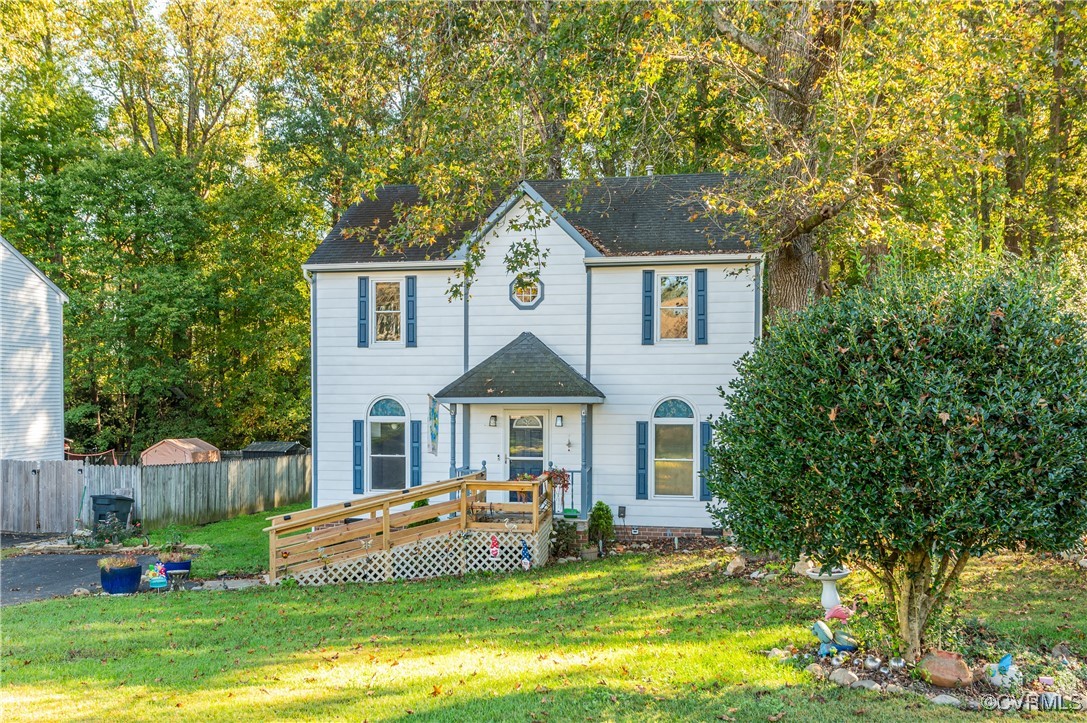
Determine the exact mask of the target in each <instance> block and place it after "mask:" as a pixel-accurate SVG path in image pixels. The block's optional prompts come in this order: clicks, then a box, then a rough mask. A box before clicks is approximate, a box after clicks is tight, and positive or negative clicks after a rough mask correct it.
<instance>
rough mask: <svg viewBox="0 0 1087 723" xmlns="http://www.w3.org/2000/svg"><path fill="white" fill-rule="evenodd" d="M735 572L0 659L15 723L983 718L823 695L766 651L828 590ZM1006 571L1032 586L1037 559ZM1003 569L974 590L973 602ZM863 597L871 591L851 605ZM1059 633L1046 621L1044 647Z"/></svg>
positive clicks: (180, 628) (73, 634) (1002, 614)
mask: <svg viewBox="0 0 1087 723" xmlns="http://www.w3.org/2000/svg"><path fill="white" fill-rule="evenodd" d="M725 557H726V556H724V555H723V553H721V552H719V551H711V552H706V553H699V554H687V555H672V556H668V557H645V556H640V555H627V556H621V557H616V558H611V559H608V560H605V561H602V562H599V563H586V564H568V565H562V566H555V567H551V568H547V569H543V570H533V571H531V572H528V573H524V574H511V575H495V576H485V575H478V576H470V577H466V578H463V579H457V578H446V579H438V580H430V581H424V582H392V583H383V584H378V585H358V586H328V587H324V588H282V587H281V588H258V589H252V590H246V591H242V592H222V593H208V592H190V593H170V594H159V595H139V596H135V597H131V598H118V599H114V598H98V597H94V598H79V599H75V598H72V599H64V600H55V601H49V602H42V603H31V604H27V605H20V606H14V607H9V608H5V610H4V620H3V623H4V625H3V655H2V657H0V677H2V680H3V689H2V701H3V704H4V718H5V720H103V719H115V720H151V719H160V718H161V717H162V716H163V715H170V716H171V717H179V716H180V718H182V719H187V720H200V719H205V720H242V721H245V720H254V721H256V720H268V719H272V718H276V719H288V720H327V719H337V718H338V719H345V720H400V719H403V718H404V717H406V716H409V715H411V716H413V717H417V718H422V719H424V720H442V721H445V720H448V721H464V720H503V721H505V720H521V721H530V720H533V719H535V720H551V721H560V720H561V721H565V720H586V719H589V718H591V719H593V720H598V721H600V720H603V721H609V720H616V721H620V720H624V721H625V720H630V721H634V720H637V721H642V720H650V721H653V720H662V721H663V720H669V721H671V720H715V719H718V716H726V717H725V718H724V719H725V720H728V719H730V718H734V719H735V720H738V721H747V720H766V719H768V718H769V717H770V716H773V715H777V714H779V713H781V712H785V713H786V717H785V718H783V720H785V721H809V720H810V721H826V720H842V719H854V718H856V719H860V720H926V719H928V720H937V719H939V720H941V721H946V720H960V719H961V720H972V719H974V718H976V717H977V716H976V714H974V715H969V714H962V713H959V712H957V711H948V710H946V709H936V708H935V707H933V706H930V705H929V704H927V703H926V702H924V701H920V700H919V699H917V698H915V697H913V696H906V697H893V696H881V695H873V694H866V693H861V692H857V691H850V690H842V689H838V688H833V687H827V686H821V685H818V684H816V683H815V682H814V681H812V680H811V678H810V677H809V676H808V675H807V674H806V673H805V672H803V671H802V670H800V669H799V668H798V667H796V666H791V665H784V664H781V663H777V662H773V661H771V660H769V659H768V658H767V657H766V655H765V651H766V650H767V649H769V648H771V647H776V646H783V645H786V644H788V643H790V642H805V641H807V639H808V638H809V637H810V634H809V632H808V629H809V627H810V625H811V621H812V620H813V619H814V618H815V617H816V616H817V615H819V614H820V613H821V608H820V607H819V602H818V597H819V588H818V586H817V585H815V584H814V583H811V582H810V581H806V580H800V579H798V578H795V577H791V576H786V577H783V578H778V579H775V580H773V581H770V582H768V583H755V582H753V581H751V580H748V579H734V578H728V577H726V576H725V575H724V573H723V572H722V567H723V566H722V565H721V564H720V562H721V561H723V560H724V559H725ZM714 562H717V563H718V564H717V565H714V564H713V563H714ZM1004 564H1005V561H1004V560H1003V559H1002V560H1001V561H1000V562H999V569H1000V570H1001V572H998V573H994V574H995V575H996V576H997V577H1001V576H1003V575H1004V574H1005V573H1004V572H1002V571H1003V570H1004V567H1003V565H1004ZM1006 564H1007V565H1008V566H1009V569H1010V570H1012V571H1015V570H1017V569H1018V568H1017V566H1018V565H1019V564H1020V562H1019V561H1017V559H1015V558H1009V559H1008V560H1007V561H1006ZM1023 564H1026V563H1023ZM1049 564H1050V563H1044V564H1042V567H1039V568H1037V570H1036V571H1035V572H1034V573H1029V574H1030V575H1032V577H1031V581H1032V582H1031V584H1037V585H1045V586H1047V588H1046V590H1047V592H1045V593H1044V595H1043V597H1044V598H1045V599H1047V600H1050V599H1051V600H1052V601H1053V602H1056V601H1058V600H1060V598H1061V596H1063V597H1065V598H1067V597H1070V596H1073V595H1079V597H1078V598H1077V600H1076V602H1074V603H1072V602H1066V603H1065V604H1066V606H1067V609H1068V610H1070V611H1072V612H1073V614H1075V615H1078V617H1077V618H1076V622H1075V624H1074V627H1075V630H1076V631H1077V632H1078V634H1079V635H1080V636H1081V637H1082V635H1083V634H1084V630H1083V628H1084V627H1085V625H1087V623H1085V620H1087V614H1085V605H1087V604H1085V603H1083V602H1081V601H1082V600H1083V599H1084V596H1082V595H1081V594H1080V592H1081V591H1080V587H1079V586H1081V585H1082V582H1083V580H1082V578H1077V577H1075V576H1068V575H1066V574H1065V569H1064V568H1060V566H1055V568H1060V569H1053V570H1049V569H1048V568H1047V567H1046V565H1049ZM985 569H987V568H986V567H985V566H984V565H979V571H980V572H979V574H975V573H970V574H968V575H967V578H966V581H967V583H966V584H967V586H968V588H969V586H970V585H974V584H978V583H980V582H981V580H982V575H983V574H984V570H985ZM1008 574H1028V572H1024V571H1018V572H1014V573H1008ZM997 582H1000V581H997ZM1001 584H1003V583H1001ZM865 585H866V582H865V581H864V580H863V578H862V577H860V576H857V577H856V580H853V579H852V578H851V579H850V580H849V581H847V582H846V584H845V585H844V586H843V587H844V590H843V592H844V593H845V594H846V595H849V594H851V593H852V592H854V591H855V590H860V589H863V588H864V586H865ZM967 593H969V597H970V600H971V602H970V607H971V612H972V613H973V614H986V615H988V616H990V617H991V618H992V619H993V620H994V625H1008V626H1011V625H1015V624H1017V623H1018V624H1022V618H1023V616H1021V615H1017V614H1016V613H1015V611H1014V610H1011V609H1005V608H1004V607H1002V606H1001V605H999V604H992V603H991V601H990V600H989V597H990V596H988V595H985V594H979V593H978V591H977V590H975V589H972V588H970V589H968V590H967ZM1022 594H1023V595H1024V596H1027V597H1029V596H1030V595H1040V594H1041V593H1030V594H1029V595H1028V594H1027V593H1022ZM1028 602H1030V601H1028ZM1030 604H1031V606H1032V609H1034V608H1035V603H1034V602H1030ZM1037 607H1038V609H1039V610H1041V609H1042V608H1044V607H1045V606H1044V605H1041V604H1039V605H1038V606H1037ZM1046 609H1048V608H1046ZM1046 615H1047V616H1048V613H1046ZM1059 619H1063V617H1062V616H1060V615H1059V614H1058V615H1056V617H1053V619H1052V621H1050V619H1049V617H1046V618H1045V621H1043V627H1042V631H1043V633H1042V634H1045V631H1047V630H1049V627H1048V626H1049V625H1050V624H1051V622H1052V623H1057V622H1058V620H1059ZM1060 632H1061V633H1062V634H1064V633H1068V632H1070V631H1069V630H1068V629H1064V630H1061V631H1060ZM1066 637H1068V636H1066ZM1072 637H1074V636H1072ZM1048 719H1051V717H1049V716H1047V720H1048Z"/></svg>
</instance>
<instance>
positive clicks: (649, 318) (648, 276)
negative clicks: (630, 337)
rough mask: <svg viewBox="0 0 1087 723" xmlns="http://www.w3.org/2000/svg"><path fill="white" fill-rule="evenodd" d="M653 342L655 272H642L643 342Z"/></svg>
mask: <svg viewBox="0 0 1087 723" xmlns="http://www.w3.org/2000/svg"><path fill="white" fill-rule="evenodd" d="M652 343H653V272H652V271H643V272H642V344H652Z"/></svg>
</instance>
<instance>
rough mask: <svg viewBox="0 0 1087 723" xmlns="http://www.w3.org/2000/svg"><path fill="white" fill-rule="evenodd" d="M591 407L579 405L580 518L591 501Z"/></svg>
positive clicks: (583, 515) (584, 516)
mask: <svg viewBox="0 0 1087 723" xmlns="http://www.w3.org/2000/svg"><path fill="white" fill-rule="evenodd" d="M592 426H593V408H592V407H591V406H589V405H588V404H582V405H581V519H586V518H588V516H589V507H591V506H592V502H593V431H592Z"/></svg>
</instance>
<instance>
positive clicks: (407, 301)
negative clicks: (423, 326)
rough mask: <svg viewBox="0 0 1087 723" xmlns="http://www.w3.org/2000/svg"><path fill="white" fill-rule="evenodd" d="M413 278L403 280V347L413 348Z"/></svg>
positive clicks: (414, 303) (414, 304)
mask: <svg viewBox="0 0 1087 723" xmlns="http://www.w3.org/2000/svg"><path fill="white" fill-rule="evenodd" d="M415 309H416V302H415V277H414V276H407V277H405V278H404V345H405V346H415Z"/></svg>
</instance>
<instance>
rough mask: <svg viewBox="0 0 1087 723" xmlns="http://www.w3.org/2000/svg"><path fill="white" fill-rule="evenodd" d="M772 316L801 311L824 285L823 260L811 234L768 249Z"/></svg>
mask: <svg viewBox="0 0 1087 723" xmlns="http://www.w3.org/2000/svg"><path fill="white" fill-rule="evenodd" d="M767 257H768V258H767V264H768V266H767V272H768V274H767V276H768V279H769V287H770V288H769V294H768V299H767V302H768V303H767V305H768V307H769V308H768V309H767V311H768V313H769V316H770V317H771V319H772V318H773V317H774V316H776V315H777V314H778V313H780V312H794V311H800V310H801V309H804V308H805V307H807V306H808V304H810V303H811V301H812V299H813V298H814V297H815V296H816V295H818V292H819V290H820V288H821V285H820V275H821V272H822V263H821V262H820V259H819V254H818V253H816V251H815V249H814V248H813V245H812V237H811V236H810V235H805V236H800V237H798V238H796V239H794V240H793V241H792V242H791V243H789V244H785V245H779V246H776V247H774V248H771V249H770V250H769V252H768V253H767Z"/></svg>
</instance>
